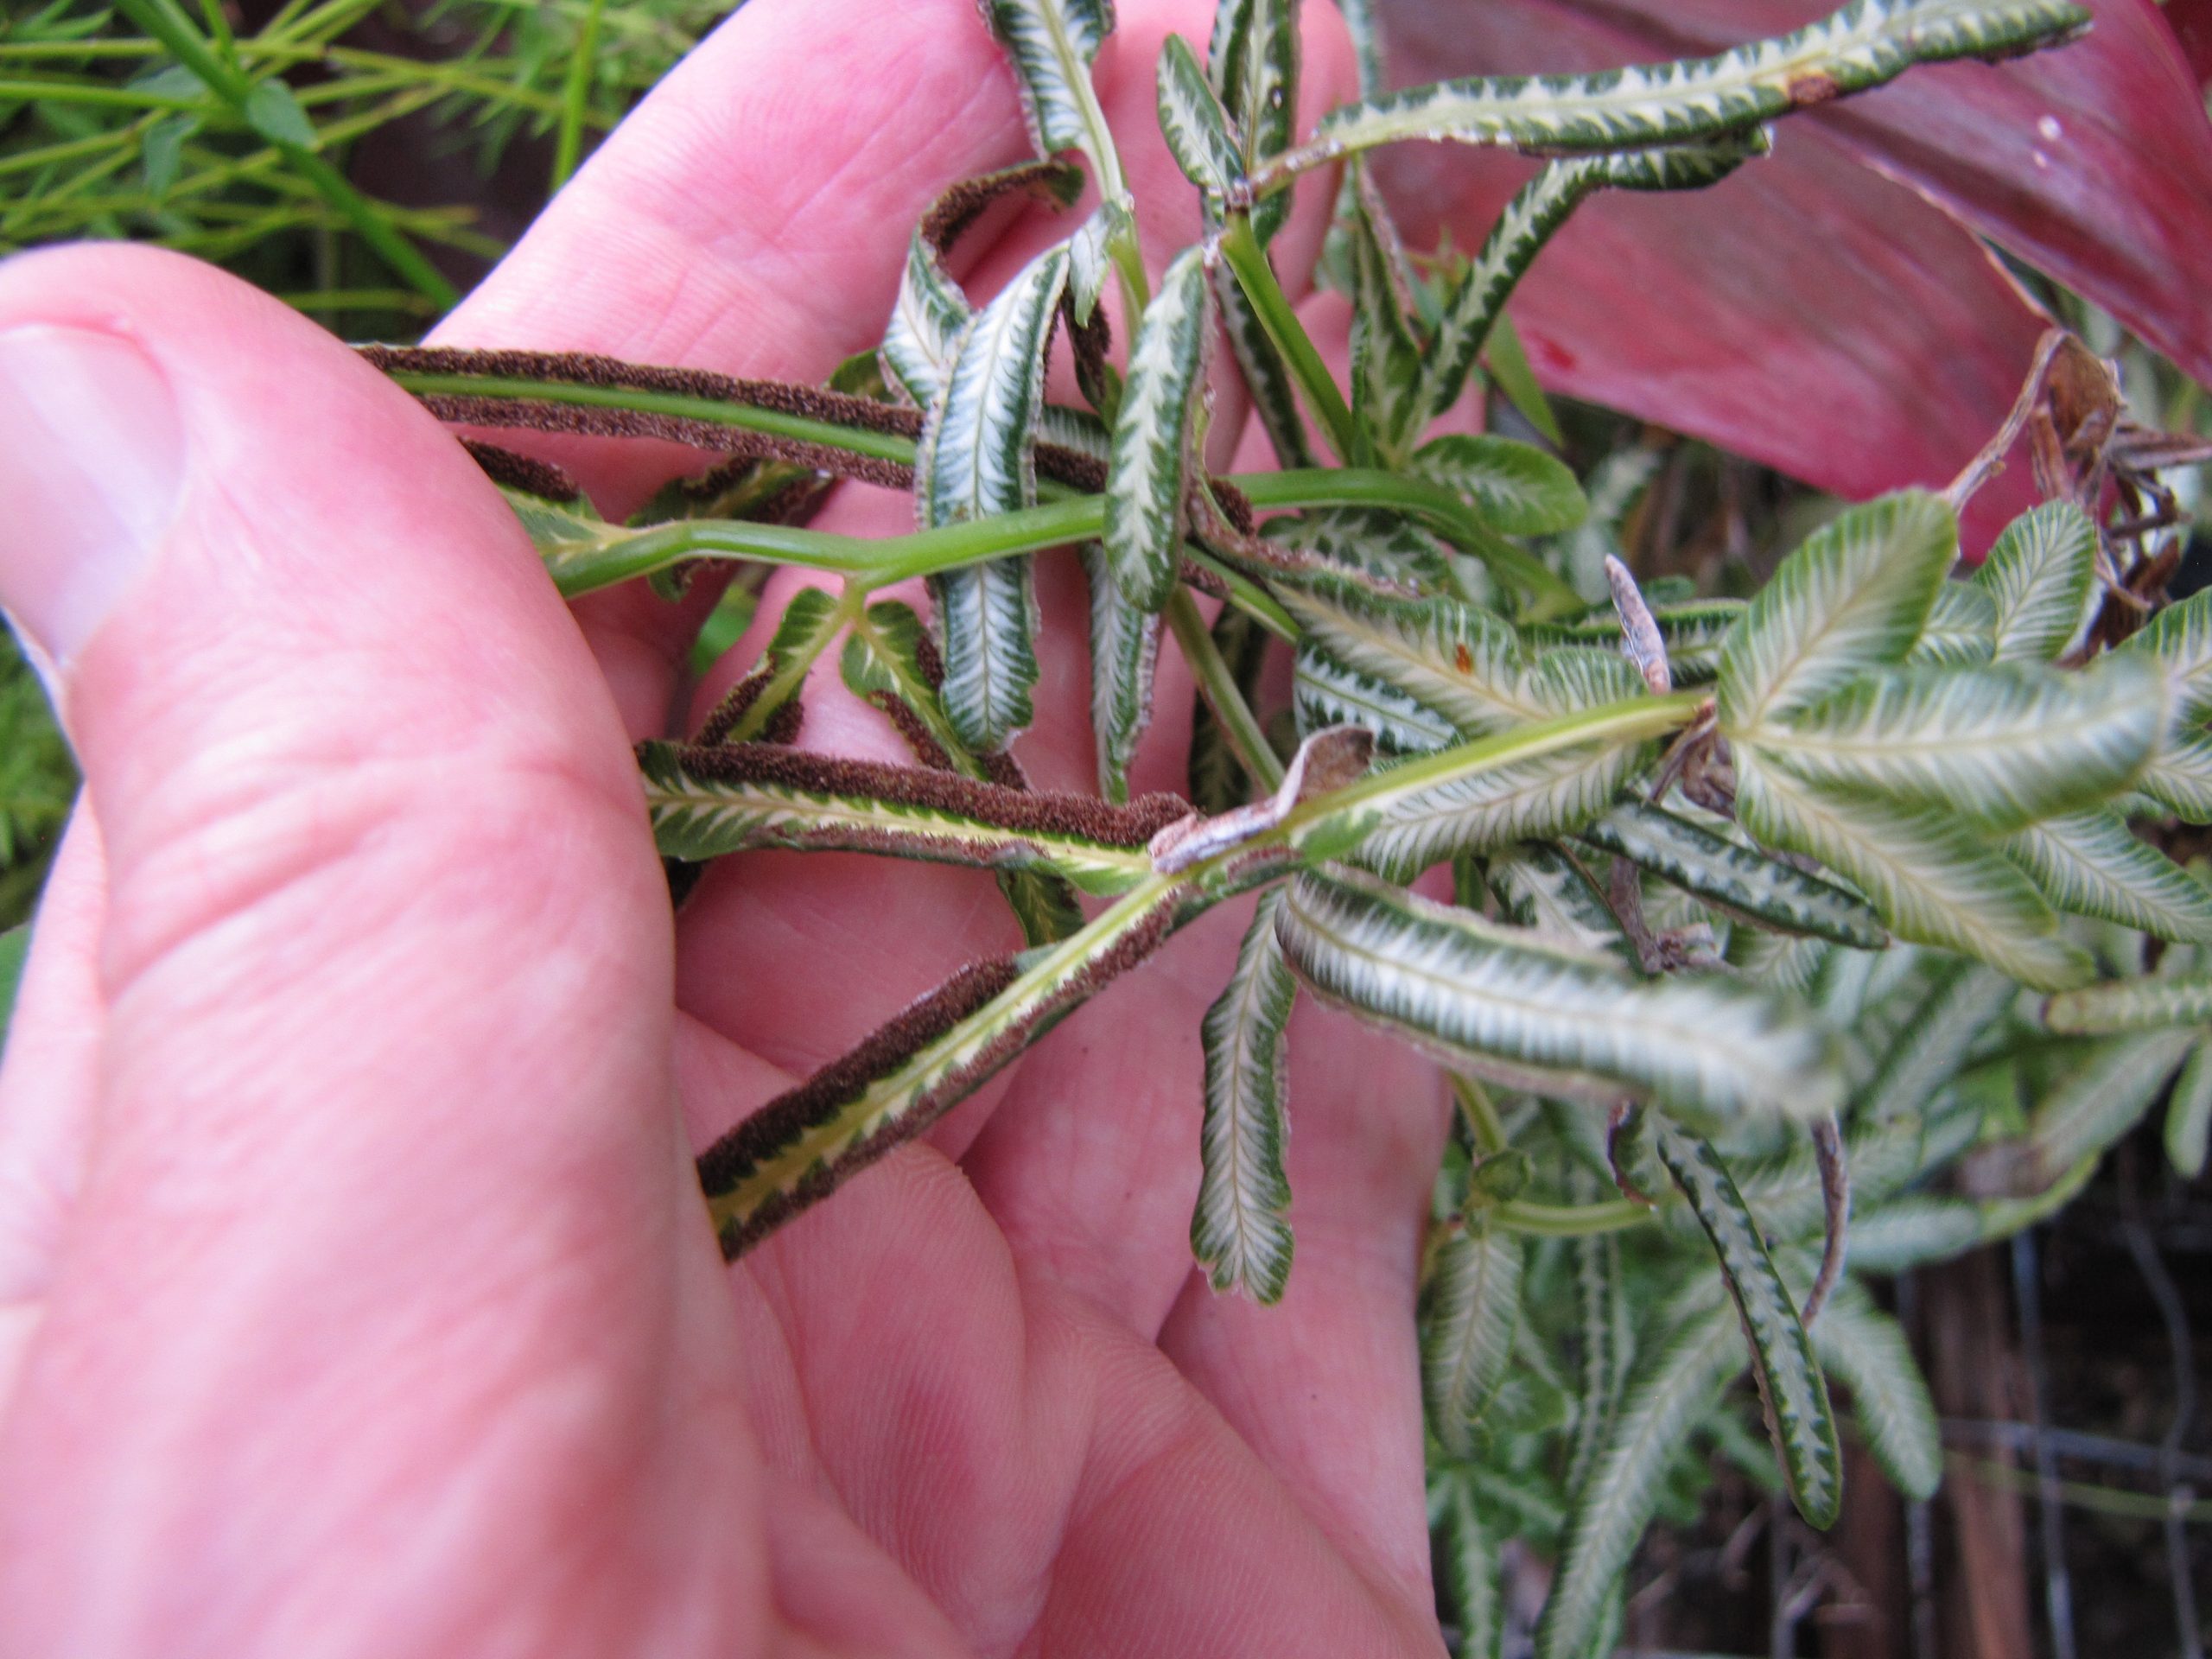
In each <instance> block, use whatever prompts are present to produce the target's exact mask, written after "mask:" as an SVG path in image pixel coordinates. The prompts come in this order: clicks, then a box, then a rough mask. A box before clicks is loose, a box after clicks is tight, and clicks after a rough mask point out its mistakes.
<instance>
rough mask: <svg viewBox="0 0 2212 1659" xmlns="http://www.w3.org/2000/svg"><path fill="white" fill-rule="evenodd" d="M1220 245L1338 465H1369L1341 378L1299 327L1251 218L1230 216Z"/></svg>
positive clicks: (1300, 324) (1288, 299) (1241, 215)
mask: <svg viewBox="0 0 2212 1659" xmlns="http://www.w3.org/2000/svg"><path fill="white" fill-rule="evenodd" d="M1221 257H1222V258H1223V260H1224V262H1226V263H1227V264H1228V266H1229V269H1230V273H1231V274H1232V275H1234V276H1235V277H1236V285H1237V286H1238V287H1239V288H1241V289H1243V290H1244V297H1245V298H1246V299H1247V300H1249V301H1250V302H1251V305H1252V312H1253V315H1255V316H1256V317H1258V318H1259V320H1260V327H1262V328H1263V329H1265V330H1266V331H1267V335H1268V339H1269V340H1272V341H1273V342H1274V348H1275V350H1276V351H1278V352H1280V353H1281V354H1282V359H1283V362H1284V364H1285V365H1287V367H1288V368H1289V370H1290V374H1291V378H1292V379H1294V380H1295V381H1296V382H1297V383H1298V389H1299V391H1300V392H1302V393H1304V394H1305V397H1306V402H1307V403H1308V404H1311V405H1312V406H1313V414H1314V417H1315V418H1316V419H1317V420H1319V422H1320V423H1321V431H1322V434H1323V435H1324V436H1325V437H1326V438H1327V439H1328V441H1329V448H1332V449H1333V450H1335V451H1336V453H1337V458H1338V460H1339V461H1363V460H1364V459H1365V458H1366V455H1365V447H1364V445H1363V444H1362V442H1360V436H1359V429H1358V426H1357V423H1354V421H1353V420H1352V417H1351V405H1350V404H1346V403H1345V402H1344V393H1343V392H1342V391H1339V390H1338V387H1337V382H1336V377H1335V376H1334V375H1332V374H1331V373H1330V372H1329V365H1327V364H1325V363H1324V362H1323V361H1322V360H1321V353H1320V352H1319V350H1318V349H1317V348H1316V347H1315V346H1314V344H1313V337H1312V336H1311V335H1309V334H1306V326H1305V324H1303V323H1301V322H1300V321H1299V320H1298V313H1297V312H1296V311H1295V310H1294V309H1293V308H1292V307H1291V303H1290V298H1289V296H1287V295H1286V294H1285V293H1284V292H1283V291H1282V284H1281V283H1278V282H1276V281H1275V273H1274V266H1272V265H1270V264H1268V256H1267V251H1266V250H1265V249H1263V248H1262V247H1261V246H1260V239H1259V238H1257V237H1256V236H1255V235H1253V234H1252V220H1251V217H1250V215H1249V214H1246V213H1232V214H1230V219H1229V223H1228V225H1227V226H1226V227H1225V228H1224V230H1223V232H1222V235H1221Z"/></svg>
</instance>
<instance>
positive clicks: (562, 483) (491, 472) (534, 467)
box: [461, 438, 584, 501]
mask: <svg viewBox="0 0 2212 1659" xmlns="http://www.w3.org/2000/svg"><path fill="white" fill-rule="evenodd" d="M461 448H464V449H466V450H467V451H468V454H469V459H470V460H472V461H474V462H475V463H476V464H477V466H478V467H480V468H482V469H483V473H484V476H485V477H486V478H488V479H490V480H492V481H493V483H494V484H497V485H499V486H501V487H502V488H504V489H510V490H518V491H520V492H521V493H523V494H524V495H534V496H537V497H539V498H540V499H543V500H547V501H573V500H575V499H576V498H577V497H578V496H580V495H582V493H584V489H583V486H582V485H581V484H579V483H577V482H576V480H575V479H573V478H571V477H569V474H568V473H567V472H566V471H565V470H563V468H561V467H556V466H555V465H554V464H553V463H552V462H551V461H540V460H538V459H537V457H536V456H535V455H520V454H516V453H515V452H514V451H513V450H512V449H502V448H499V445H498V444H496V443H486V442H483V441H482V440H481V439H480V438H463V439H462V440H461Z"/></svg>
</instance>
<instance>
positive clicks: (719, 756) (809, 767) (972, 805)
mask: <svg viewBox="0 0 2212 1659" xmlns="http://www.w3.org/2000/svg"><path fill="white" fill-rule="evenodd" d="M675 755H676V760H677V763H678V764H679V765H680V766H682V767H683V770H684V771H685V772H687V773H689V774H690V775H691V776H692V777H695V778H696V779H700V780H701V781H702V782H704V783H725V784H761V785H768V786H770V787H775V788H783V789H790V790H794V791H799V792H801V793H805V794H817V795H849V796H855V797H859V798H863V799H872V800H880V801H885V802H888V803H891V804H894V805H900V806H916V807H921V808H924V809H925V810H935V811H939V812H944V813H947V814H950V815H951V816H953V817H963V818H970V819H973V820H975V821H976V822H977V823H987V824H989V825H991V826H992V827H993V828H994V829H1006V830H1010V831H1013V832H1014V833H1015V834H1030V835H1052V836H1071V837H1073V838H1075V839H1077V840H1081V841H1089V842H1096V843H1098V844H1100V845H1102V846H1107V847H1121V848H1129V849H1135V848H1141V847H1143V846H1145V845H1147V843H1148V842H1150V841H1151V840H1152V838H1153V836H1155V835H1157V834H1159V833H1160V830H1161V829H1165V828H1166V826H1167V825H1169V824H1171V823H1177V822H1179V820H1181V819H1183V818H1185V817H1189V816H1190V812H1191V804H1190V803H1189V802H1187V801H1185V800H1184V799H1182V798H1180V797H1179V796H1175V795H1167V794H1154V795H1142V796H1139V797H1138V798H1136V799H1135V800H1134V801H1131V802H1129V803H1128V804H1127V805H1126V806H1116V805H1114V804H1112V803H1110V802H1108V801H1102V800H1099V799H1098V798H1096V797H1094V796H1090V795H1063V794H1052V793H1042V792H1035V791H1026V790H1020V789H1009V788H1007V787H1006V786H1005V785H1002V784H994V783H984V782H982V781H980V780H979V779H973V778H968V777H963V776H962V775H961V774H960V773H958V772H938V771H933V770H931V769H930V768H928V767H925V766H891V765H887V764H886V763H885V762H883V761H880V760H844V759H841V758H839V757H837V756H835V755H826V754H810V753H806V752H804V751H803V750H798V749H789V748H782V747H775V746H772V745H768V744H760V743H727V744H720V745H715V746H711V747H702V746H687V747H681V748H678V749H677V750H676V751H675Z"/></svg>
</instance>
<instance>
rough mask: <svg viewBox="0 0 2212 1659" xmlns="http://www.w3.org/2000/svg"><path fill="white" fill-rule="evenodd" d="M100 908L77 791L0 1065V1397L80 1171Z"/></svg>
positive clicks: (95, 850) (42, 1289)
mask: <svg viewBox="0 0 2212 1659" xmlns="http://www.w3.org/2000/svg"><path fill="white" fill-rule="evenodd" d="M106 912H107V872H106V869H105V862H104V861H103V859H102V857H101V855H100V836H99V825H98V824H97V823H94V821H93V819H92V813H91V812H90V811H89V810H86V807H85V805H84V804H83V803H82V802H79V804H78V806H77V809H76V810H75V811H74V812H73V813H71V814H70V818H69V828H68V829H67V831H66V832H65V833H64V834H63V836H62V838H61V846H60V849H59V850H58V851H57V852H56V853H55V855H54V867H53V868H52V870H51V871H49V872H48V875H47V880H46V887H45V890H44V892H42V893H41V894H40V895H39V906H38V916H37V921H36V925H35V928H34V929H33V934H32V941H31V953H30V959H29V962H27V963H24V966H23V978H22V987H21V989H20V991H19V993H18V995H17V996H16V1007H15V1011H14V1014H13V1016H12V1018H11V1019H10V1023H9V1029H8V1052H7V1060H6V1064H5V1065H4V1066H0V1400H4V1399H5V1398H7V1395H8V1391H9V1386H10V1383H11V1382H12V1381H13V1379H14V1376H15V1374H16V1363H17V1362H18V1361H19V1360H20V1358H21V1357H22V1351H23V1349H24V1347H25V1346H26V1345H27V1344H29V1339H30V1334H31V1332H32V1330H33V1329H34V1328H35V1325H36V1324H37V1320H38V1316H39V1313H40V1311H41V1307H42V1306H43V1305H44V1301H45V1297H46V1290H47V1283H48V1278H49V1276H50V1274H51V1273H52V1270H53V1263H54V1253H55V1250H56V1249H57V1247H58V1246H59V1244H60V1237H61V1227H62V1223H63V1221H64V1219H65V1218H66V1217H67V1215H68V1213H69V1210H70V1207H71V1205H72V1204H73V1201H74V1199H75V1198H76V1195H77V1189H78V1187H79V1185H80V1184H81V1183H82V1181H83V1179H84V1168H85V1158H86V1153H87V1151H88V1149H89V1143H90V1141H91V1139H92V1097H93V1091H94V1086H95V1084H96V1082H97V1071H98V1067H99V1032H100V1023H101V1019H102V1016H103V1014H104V1012H105V1010H104V1009H103V1008H102V1007H101V1002H100V989H99V961H98V957H99V934H100V925H101V922H102V920H103V919H104V918H105V915H106Z"/></svg>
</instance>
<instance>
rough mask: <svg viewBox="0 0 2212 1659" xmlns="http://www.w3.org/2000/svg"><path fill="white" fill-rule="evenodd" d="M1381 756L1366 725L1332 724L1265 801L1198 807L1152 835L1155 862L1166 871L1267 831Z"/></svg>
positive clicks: (1306, 745)
mask: <svg viewBox="0 0 2212 1659" xmlns="http://www.w3.org/2000/svg"><path fill="white" fill-rule="evenodd" d="M1374 758H1375V734H1373V733H1372V732H1370V731H1369V730H1368V729H1367V728H1365V727H1364V726H1332V727H1330V728H1328V729H1327V730H1326V731H1320V732H1316V733H1314V734H1313V736H1311V737H1309V738H1307V739H1306V741H1305V742H1303V743H1301V744H1300V745H1299V746H1298V753H1296V754H1294V755H1293V756H1292V757H1291V761H1290V766H1289V769H1288V770H1287V771H1286V772H1284V773H1283V779H1282V783H1281V786H1280V787H1279V788H1277V789H1276V791H1275V792H1274V794H1273V795H1271V796H1269V797H1268V798H1267V799H1266V800H1264V801H1254V802H1253V803H1251V804H1249V806H1239V807H1235V808H1232V809H1231V810H1229V811H1227V812H1224V813H1222V814H1220V815H1219V816H1218V817H1211V818H1205V817H1199V816H1198V814H1196V813H1195V812H1194V813H1192V814H1191V816H1189V817H1185V818H1183V819H1180V820H1179V821H1178V822H1176V823H1171V824H1169V825H1168V826H1167V827H1166V829H1162V830H1161V831H1160V833H1159V834H1158V835H1156V836H1154V837H1153V838H1152V842H1151V846H1150V849H1149V850H1150V852H1151V854H1152V866H1153V868H1154V869H1156V870H1158V871H1159V872H1160V874H1163V875H1173V874H1175V873H1176V872H1177V871H1179V870H1186V869H1188V868H1191V866H1192V865H1193V864H1196V863H1198V862H1199V861H1201V860H1204V859H1208V858H1211V857H1213V856H1214V855H1216V854H1218V853H1224V852H1227V851H1228V850H1229V849H1231V848H1233V847H1237V846H1241V845H1242V844H1243V843H1244V842H1248V841H1250V840H1253V839H1254V838H1255V837H1256V836H1262V835H1264V834H1266V833H1267V832H1268V830H1270V829H1274V828H1275V827H1276V826H1277V825H1278V824H1280V823H1282V821H1283V820H1284V819H1285V818H1287V817H1289V816H1290V814H1291V812H1292V810H1294V808H1296V807H1297V806H1298V805H1299V804H1301V803H1302V802H1306V801H1310V800H1314V799H1318V798H1319V797H1321V796H1323V795H1330V794H1334V793H1335V792H1336V791H1338V790H1340V789H1342V788H1344V786H1345V785H1348V784H1352V783H1356V782H1357V781H1358V780H1359V779H1360V778H1362V777H1363V776H1364V775H1365V774H1366V772H1367V768H1368V766H1369V765H1370V763H1371V762H1372V761H1373V760H1374Z"/></svg>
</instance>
